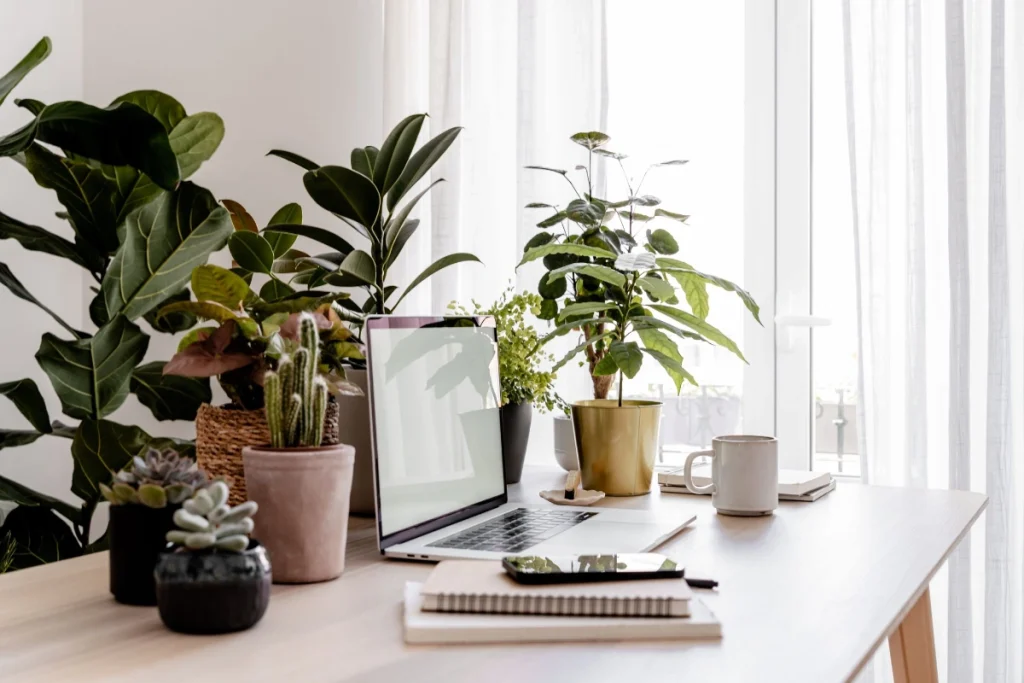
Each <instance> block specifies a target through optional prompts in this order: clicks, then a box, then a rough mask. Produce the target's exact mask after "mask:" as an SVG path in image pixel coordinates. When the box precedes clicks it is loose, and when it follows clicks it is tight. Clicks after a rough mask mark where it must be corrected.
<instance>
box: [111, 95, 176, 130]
mask: <svg viewBox="0 0 1024 683" xmlns="http://www.w3.org/2000/svg"><path fill="white" fill-rule="evenodd" d="M120 102H131V103H132V104H134V105H137V106H139V107H141V108H142V109H143V110H144V111H146V112H148V113H149V114H150V115H151V116H153V118H155V119H156V120H157V121H159V122H160V123H161V124H162V125H163V127H164V130H166V131H167V132H168V133H170V132H171V131H172V130H174V127H175V126H177V125H178V124H179V123H181V120H182V119H184V118H185V107H183V106H181V102H178V100H176V99H174V98H173V97H171V96H170V95H168V94H166V93H162V92H160V91H159V90H135V91H133V92H130V93H125V94H124V95H121V96H120V97H118V98H117V99H116V100H114V101H113V102H111V104H118V103H120Z"/></svg>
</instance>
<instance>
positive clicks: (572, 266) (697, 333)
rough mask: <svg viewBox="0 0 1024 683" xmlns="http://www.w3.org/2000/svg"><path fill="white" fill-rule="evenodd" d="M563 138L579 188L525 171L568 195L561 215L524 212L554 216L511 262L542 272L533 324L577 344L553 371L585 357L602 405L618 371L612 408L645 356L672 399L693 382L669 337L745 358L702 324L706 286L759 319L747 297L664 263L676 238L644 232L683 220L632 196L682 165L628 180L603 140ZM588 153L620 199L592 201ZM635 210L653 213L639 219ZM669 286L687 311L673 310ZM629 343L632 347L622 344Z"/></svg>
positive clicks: (681, 265)
mask: <svg viewBox="0 0 1024 683" xmlns="http://www.w3.org/2000/svg"><path fill="white" fill-rule="evenodd" d="M570 139H571V140H572V141H573V142H575V143H576V144H578V145H580V146H582V147H584V148H585V149H586V150H587V159H586V165H579V166H577V167H576V168H577V170H580V171H582V172H583V174H584V182H585V185H584V186H583V187H582V188H580V187H578V186H577V184H576V183H574V182H573V180H572V178H571V177H570V175H569V172H568V171H563V170H561V169H555V168H548V167H543V166H528V167H527V168H534V169H537V170H541V171H545V172H549V173H557V174H558V175H561V176H563V177H564V178H565V179H566V182H567V183H568V184H569V185H570V186H571V187H572V190H573V192H574V195H575V198H573V199H572V200H571V201H570V202H569V203H568V204H566V205H565V207H564V208H559V206H558V205H556V204H548V203H543V202H532V203H530V204H528V205H527V208H543V209H545V211H554V212H555V213H554V215H551V216H550V217H548V218H545V219H544V220H542V221H541V222H539V223H538V224H537V227H538V228H541V229H542V232H540V233H538V234H537V235H536V236H535V237H533V238H532V239H531V240H529V242H527V244H526V248H525V249H524V255H523V259H522V261H521V262H520V265H523V264H525V263H529V262H531V261H536V260H542V262H543V264H544V267H545V269H546V273H545V274H544V275H543V276H542V277H541V280H540V283H539V286H538V291H539V293H540V296H541V297H542V302H541V304H540V306H539V309H538V310H539V317H541V318H543V319H547V320H552V319H553V320H555V321H556V322H557V323H559V324H558V326H557V327H556V328H555V330H554V331H553V332H552V333H551V334H552V335H556V336H557V335H561V334H568V333H570V332H572V331H576V330H579V331H580V332H581V333H582V338H583V340H584V341H583V342H582V343H581V344H579V345H578V346H577V347H576V348H574V349H573V350H572V351H570V352H569V353H568V354H567V355H566V356H565V357H564V358H562V359H561V360H560V361H559V362H558V363H556V364H555V366H554V368H553V369H554V370H557V369H558V368H560V367H561V366H562V365H563V364H565V363H567V362H568V361H570V360H572V359H573V358H575V357H577V356H578V355H579V354H580V353H584V354H585V355H586V359H587V363H588V366H589V369H590V374H591V376H592V378H593V380H594V395H595V397H596V398H605V397H606V396H607V392H608V388H609V386H610V384H611V382H610V378H611V376H612V375H615V374H618V375H619V402H620V404H621V401H622V385H623V378H624V377H625V378H632V377H634V376H636V374H637V373H638V372H639V371H640V368H641V366H642V364H643V360H644V356H645V355H647V356H649V357H651V358H653V359H654V360H655V361H656V362H657V363H659V364H660V365H661V366H662V368H663V369H664V370H665V371H666V372H667V373H668V375H669V377H671V378H672V381H673V383H674V384H675V386H676V391H677V392H678V391H680V390H681V389H682V384H683V382H691V383H693V384H696V381H695V380H694V378H693V376H692V375H691V374H690V373H689V372H687V371H686V369H685V368H684V367H683V356H682V354H681V353H680V352H679V348H678V345H677V340H678V339H685V340H696V341H701V342H706V343H709V344H713V345H717V346H722V347H724V348H726V349H728V350H729V351H731V352H733V353H735V354H736V355H737V356H738V357H739V358H740V359H741V360H745V359H743V354H742V353H741V352H740V350H739V347H737V345H736V344H735V343H734V342H733V341H732V340H731V339H729V338H728V337H727V336H726V335H725V334H723V333H722V332H721V330H719V329H718V328H716V327H714V326H713V325H712V324H711V323H709V322H707V317H708V314H709V312H710V308H709V305H708V291H707V288H708V286H709V285H711V286H714V287H718V288H720V289H723V290H725V291H729V292H734V293H736V295H737V296H739V297H740V300H741V301H742V302H743V304H744V305H745V306H746V307H747V309H748V310H749V311H750V313H751V314H752V315H753V316H754V319H755V320H758V322H760V319H759V317H758V315H759V311H758V307H757V304H756V303H755V302H754V300H753V298H752V297H751V296H750V295H749V294H748V293H747V292H745V291H744V290H743V289H741V288H740V287H738V286H737V285H735V284H733V283H732V282H729V281H728V280H725V279H723V278H719V277H716V276H713V275H709V274H707V273H703V272H701V271H699V270H696V269H694V268H693V267H692V266H690V265H689V264H687V263H685V262H684V261H680V260H678V259H675V258H669V255H673V254H676V253H677V252H679V250H680V245H679V240H678V239H677V237H676V235H674V234H672V233H671V232H670V231H669V230H667V229H666V228H665V227H660V226H659V227H655V228H652V227H650V224H651V223H652V222H654V221H659V222H660V223H662V224H664V225H666V226H668V225H672V224H673V223H677V224H679V223H682V224H685V223H686V221H687V219H688V218H689V216H686V215H684V214H680V213H676V212H674V211H669V210H667V209H663V208H661V207H660V206H659V205H660V204H661V200H660V199H659V198H658V197H654V196H652V195H648V194H642V192H641V190H642V187H643V183H644V180H645V179H646V178H647V175H648V173H649V172H650V171H651V170H653V169H654V168H657V167H661V166H681V165H683V164H685V163H686V162H685V161H682V160H670V161H665V162H662V163H660V164H654V165H652V166H650V167H648V168H647V169H646V170H645V171H644V173H643V175H642V176H641V178H640V181H639V182H636V183H634V179H633V178H632V177H631V176H630V175H629V174H628V173H627V172H626V167H625V165H624V164H623V160H624V159H625V158H626V155H624V154H619V153H617V152H611V151H609V150H607V149H606V147H605V146H606V145H607V144H608V142H609V138H608V136H607V135H605V134H603V133H599V132H596V131H591V132H585V133H577V134H575V135H573V136H572V137H571V138H570ZM595 156H596V157H598V159H597V161H598V162H599V163H603V162H605V161H611V162H613V163H615V164H617V165H618V166H619V168H620V169H621V171H622V173H623V176H624V177H625V180H626V187H627V189H628V191H629V194H628V196H627V197H626V198H625V199H622V200H619V201H610V200H607V199H599V198H597V197H595V196H594V188H593V184H592V179H593V177H594V174H593V165H594V161H595V159H594V157H595ZM637 207H658V208H655V209H654V211H653V212H652V213H642V212H639V211H637V210H636V209H637ZM552 228H556V229H555V230H551V229H552ZM549 230H550V231H549ZM677 286H678V288H679V289H680V290H681V291H682V294H683V298H684V299H685V300H686V305H687V306H688V307H689V309H690V310H689V311H687V310H685V309H683V308H682V307H681V304H680V300H679V296H678V294H677ZM633 336H635V337H636V338H638V340H639V341H633V340H631V337H633Z"/></svg>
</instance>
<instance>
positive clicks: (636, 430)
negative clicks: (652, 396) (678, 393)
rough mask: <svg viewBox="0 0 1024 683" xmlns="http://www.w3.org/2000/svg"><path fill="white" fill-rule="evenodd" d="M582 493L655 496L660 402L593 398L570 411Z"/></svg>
mask: <svg viewBox="0 0 1024 683" xmlns="http://www.w3.org/2000/svg"><path fill="white" fill-rule="evenodd" d="M572 422H573V430H574V431H575V434H576V450H577V453H578V454H579V460H580V473H581V475H582V477H583V488H586V489H596V490H598V491H604V492H605V493H606V494H607V495H609V496H639V495H643V494H645V493H650V492H651V483H652V481H653V478H654V459H655V456H656V455H657V453H658V428H659V426H660V424H661V403H660V402H658V401H623V402H622V406H619V402H618V401H615V400H610V399H594V400H590V401H578V402H577V403H575V404H573V406H572Z"/></svg>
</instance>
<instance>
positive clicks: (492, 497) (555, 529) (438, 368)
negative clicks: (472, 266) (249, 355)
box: [364, 316, 695, 561]
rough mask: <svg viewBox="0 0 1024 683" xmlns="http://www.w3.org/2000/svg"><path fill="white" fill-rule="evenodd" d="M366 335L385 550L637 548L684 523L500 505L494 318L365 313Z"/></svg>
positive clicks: (440, 554) (433, 557)
mask: <svg viewBox="0 0 1024 683" xmlns="http://www.w3.org/2000/svg"><path fill="white" fill-rule="evenodd" d="M364 331H365V335H364V336H365V339H364V341H365V343H366V349H367V368H368V373H369V377H368V379H369V381H368V392H367V393H368V396H369V403H370V425H371V429H370V432H371V439H372V448H373V462H374V499H375V505H376V512H377V540H378V544H379V547H380V550H381V552H382V553H383V554H384V555H385V556H388V557H394V558H402V559H412V560H429V561H438V560H442V559H448V558H463V559H498V558H501V557H504V556H506V555H534V554H548V555H576V554H580V555H582V554H594V553H601V554H604V553H629V552H645V551H648V550H651V549H653V548H655V547H657V546H658V545H660V544H661V543H663V542H665V541H666V540H668V539H669V538H671V537H672V536H674V535H675V534H677V533H678V532H679V531H680V530H682V529H683V528H684V527H686V526H687V525H689V524H690V523H692V522H693V520H694V519H695V518H694V517H693V516H688V517H687V516H679V515H678V514H676V515H675V516H666V515H665V513H661V514H658V513H655V512H652V511H643V510H617V509H610V508H602V507H590V508H585V507H584V508H581V507H568V506H557V505H552V504H550V503H540V500H539V499H538V503H539V504H522V503H510V502H509V494H508V491H507V490H506V488H505V475H504V472H505V470H504V461H503V459H502V449H501V420H500V418H499V413H498V407H499V405H500V403H501V385H500V383H499V377H498V345H497V331H496V329H495V323H494V318H492V317H490V316H370V317H368V318H367V320H366V325H365V328H364Z"/></svg>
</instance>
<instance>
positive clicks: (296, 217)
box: [267, 202, 302, 253]
mask: <svg viewBox="0 0 1024 683" xmlns="http://www.w3.org/2000/svg"><path fill="white" fill-rule="evenodd" d="M300 223H302V206H301V205H300V204H298V203H297V202H291V203H290V204H285V205H284V206H282V207H281V208H280V209H278V210H277V211H275V212H274V215H273V216H271V217H270V222H269V223H267V227H268V228H270V227H273V226H275V225H298V224H300ZM285 251H287V249H286V250H285ZM282 253H283V252H282Z"/></svg>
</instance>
